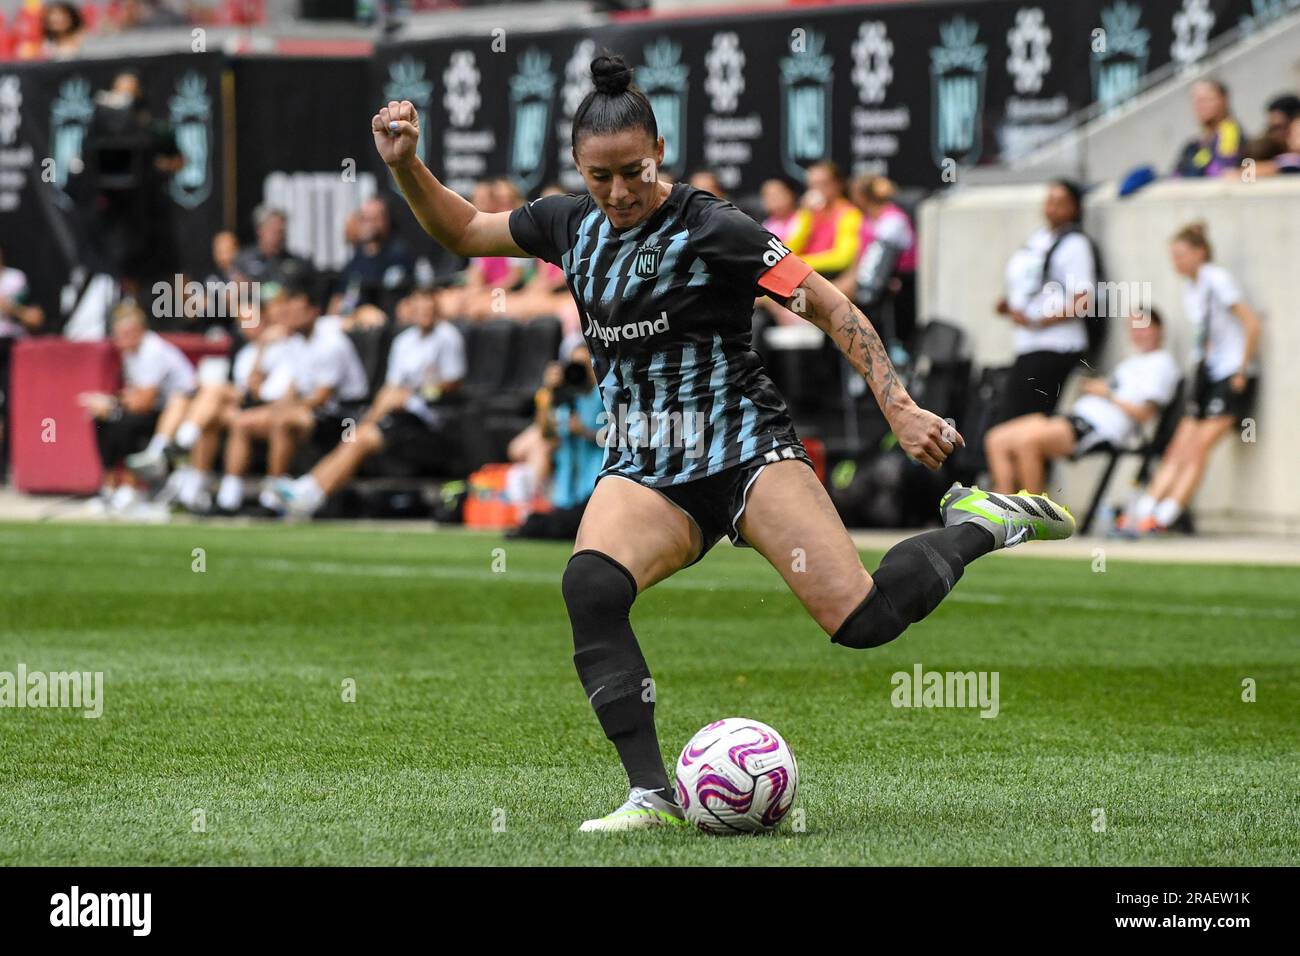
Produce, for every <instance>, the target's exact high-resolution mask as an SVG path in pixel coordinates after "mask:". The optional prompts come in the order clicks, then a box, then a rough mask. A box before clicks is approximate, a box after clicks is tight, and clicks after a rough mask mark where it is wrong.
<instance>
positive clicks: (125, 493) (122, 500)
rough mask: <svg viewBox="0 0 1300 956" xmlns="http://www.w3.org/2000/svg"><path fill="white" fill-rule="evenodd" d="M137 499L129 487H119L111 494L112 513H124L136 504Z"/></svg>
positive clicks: (132, 489)
mask: <svg viewBox="0 0 1300 956" xmlns="http://www.w3.org/2000/svg"><path fill="white" fill-rule="evenodd" d="M138 497H139V496H138V495H137V494H136V490H135V489H134V488H132V487H131V486H130V485H119V486H118V487H117V490H116V491H114V492H113V497H112V499H111V501H110V504H111V506H112V508H113V510H114V511H126V510H127V509H128V508H130V507H131V506H132V505H133V504H135V503H136V500H137V498H138Z"/></svg>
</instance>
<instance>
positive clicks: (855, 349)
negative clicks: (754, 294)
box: [790, 272, 966, 469]
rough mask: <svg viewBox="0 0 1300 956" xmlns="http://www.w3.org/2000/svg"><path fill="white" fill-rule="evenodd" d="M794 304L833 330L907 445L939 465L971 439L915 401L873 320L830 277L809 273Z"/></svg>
mask: <svg viewBox="0 0 1300 956" xmlns="http://www.w3.org/2000/svg"><path fill="white" fill-rule="evenodd" d="M801 296H802V302H800V297H801ZM798 305H803V309H802V310H800V309H797V308H795V306H798ZM790 307H791V308H792V309H794V310H795V311H796V312H801V314H802V315H803V316H804V318H806V319H807V320H808V321H809V322H811V323H812V324H813V325H815V326H817V327H818V328H819V329H821V330H822V331H823V332H825V333H826V334H827V335H829V336H830V337H831V338H832V339H833V340H834V342H835V344H836V345H837V346H839V350H840V351H841V352H843V353H844V355H845V357H846V358H848V360H849V363H850V364H851V365H852V366H853V367H854V368H855V369H856V370H857V371H858V372H859V374H861V375H862V377H863V378H865V379H866V380H867V385H869V386H870V387H871V392H872V394H873V395H875V396H876V401H877V402H878V403H879V405H880V410H881V411H882V412H884V413H885V419H886V421H888V422H889V427H890V428H892V429H893V430H894V434H895V435H896V436H897V437H898V442H899V444H900V445H902V446H903V451H905V452H907V454H909V455H911V456H912V457H913V458H915V459H916V460H917V461H919V462H920V463H921V464H923V465H925V466H926V467H927V468H930V469H937V468H938V467H939V466H940V465H942V464H943V461H944V459H945V458H947V457H948V456H949V455H950V454H952V452H953V449H954V448H955V447H956V446H957V445H965V444H966V442H965V441H964V440H963V439H962V437H961V435H960V434H959V433H958V432H957V430H956V429H955V428H953V427H952V426H951V425H950V424H948V422H946V421H944V420H943V419H942V418H940V417H939V416H938V415H934V414H932V413H931V412H927V411H926V410H925V409H924V408H921V407H920V406H919V405H917V404H916V402H914V401H912V396H910V395H908V394H907V389H906V388H904V387H903V383H902V382H901V381H899V378H898V373H897V372H896V371H895V370H894V363H893V362H891V361H890V360H889V353H888V352H887V351H886V349H885V344H884V343H883V342H882V341H880V336H879V335H878V334H877V333H876V330H875V328H874V327H873V326H872V325H871V322H870V321H869V320H868V319H867V317H866V316H865V315H863V314H862V310H861V309H859V308H858V307H857V306H856V305H854V304H853V302H852V301H850V300H849V298H848V296H846V295H845V294H844V293H843V292H841V291H840V290H839V289H837V288H836V287H835V286H834V285H833V284H832V283H831V282H830V280H829V279H826V278H825V277H823V276H821V275H819V274H818V273H816V272H811V273H809V274H808V276H807V278H805V279H804V280H803V282H801V283H800V284H799V288H798V289H796V290H795V294H794V295H793V296H791V303H790Z"/></svg>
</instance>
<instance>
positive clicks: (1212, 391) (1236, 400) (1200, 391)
mask: <svg viewBox="0 0 1300 956" xmlns="http://www.w3.org/2000/svg"><path fill="white" fill-rule="evenodd" d="M1258 385H1259V379H1257V378H1255V377H1253V376H1252V377H1249V378H1247V379H1246V387H1245V388H1243V389H1242V390H1241V391H1240V392H1234V391H1233V390H1232V376H1229V377H1228V378H1221V379H1219V380H1218V381H1217V382H1208V381H1207V382H1203V383H1201V384H1200V385H1199V387H1197V389H1196V391H1195V392H1194V393H1193V394H1192V397H1191V398H1190V399H1189V400H1188V402H1187V414H1188V415H1189V416H1191V417H1192V418H1199V419H1205V418H1218V417H1219V416H1220V415H1231V416H1232V417H1233V418H1235V419H1237V420H1241V419H1243V418H1245V417H1246V416H1248V415H1249V414H1250V410H1251V409H1252V408H1253V407H1254V405H1255V391H1256V389H1257V387H1258Z"/></svg>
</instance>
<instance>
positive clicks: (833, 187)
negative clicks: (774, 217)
mask: <svg viewBox="0 0 1300 956" xmlns="http://www.w3.org/2000/svg"><path fill="white" fill-rule="evenodd" d="M785 244H786V245H787V246H789V247H790V251H791V252H793V253H794V254H795V255H797V256H800V257H801V258H802V259H803V260H804V261H805V262H806V263H808V265H810V266H812V267H813V268H814V269H815V270H817V271H818V272H820V273H821V274H822V275H824V276H826V277H828V278H831V279H834V278H835V277H836V276H838V275H839V274H840V273H842V272H844V271H845V270H846V269H850V268H852V266H853V264H854V263H855V262H857V261H858V253H859V252H860V251H861V248H862V213H861V211H860V210H859V209H858V207H857V206H855V205H853V203H851V202H849V201H848V199H846V198H845V196H844V174H843V173H841V172H840V168H839V167H838V166H837V165H835V163H833V162H831V161H830V160H823V161H821V162H819V163H814V164H813V165H812V166H810V167H808V188H807V190H805V192H804V194H803V200H802V204H801V207H800V209H799V213H798V215H797V216H796V217H795V222H794V227H793V228H792V229H791V230H790V233H789V235H788V236H787V237H786V240H785Z"/></svg>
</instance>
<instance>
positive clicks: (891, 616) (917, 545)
mask: <svg viewBox="0 0 1300 956" xmlns="http://www.w3.org/2000/svg"><path fill="white" fill-rule="evenodd" d="M993 547H994V540H993V535H992V534H991V533H990V532H989V531H988V530H986V529H984V528H981V527H979V526H978V525H974V524H959V525H953V526H952V527H950V528H939V529H937V530H935V531H926V532H924V533H923V534H918V535H914V536H913V537H910V538H908V539H906V540H904V541H900V542H899V543H898V544H896V545H894V546H893V547H892V548H890V549H889V550H888V551H887V552H885V556H884V557H883V558H882V559H881V561H880V567H878V568H876V570H875V571H873V572H872V573H871V578H872V580H873V582H874V585H873V587H872V588H871V591H870V592H868V594H867V596H866V598H864V599H863V601H862V603H861V604H859V605H858V607H857V608H856V609H855V610H854V611H853V613H852V614H850V615H849V616H848V617H847V618H846V619H845V621H844V623H843V624H841V625H840V627H839V630H837V631H836V632H835V635H834V637H832V638H831V640H832V641H834V642H835V643H836V644H843V645H845V646H846V647H859V648H865V647H879V646H880V645H881V644H885V643H888V642H889V641H892V640H893V639H894V638H896V637H898V635H900V634H902V633H903V631H904V630H906V629H907V627H908V626H909V625H911V624H915V623H916V622H917V621H919V620H921V619H922V618H924V617H925V616H926V615H927V614H929V613H930V612H931V611H933V610H934V609H935V608H936V607H938V606H939V603H940V602H941V601H943V599H944V598H945V597H947V596H948V592H949V591H951V590H952V589H953V587H954V586H955V585H956V584H957V582H958V581H960V580H961V576H962V572H963V571H965V570H966V565H968V564H970V563H971V562H972V561H974V560H975V559H976V558H978V557H980V556H981V555H985V554H988V553H989V552H990V551H992V550H993Z"/></svg>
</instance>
